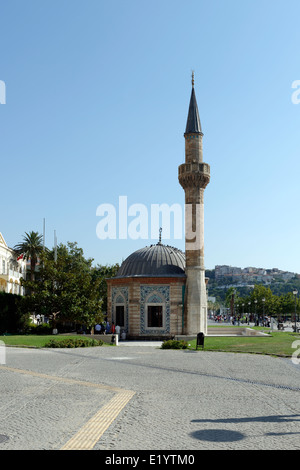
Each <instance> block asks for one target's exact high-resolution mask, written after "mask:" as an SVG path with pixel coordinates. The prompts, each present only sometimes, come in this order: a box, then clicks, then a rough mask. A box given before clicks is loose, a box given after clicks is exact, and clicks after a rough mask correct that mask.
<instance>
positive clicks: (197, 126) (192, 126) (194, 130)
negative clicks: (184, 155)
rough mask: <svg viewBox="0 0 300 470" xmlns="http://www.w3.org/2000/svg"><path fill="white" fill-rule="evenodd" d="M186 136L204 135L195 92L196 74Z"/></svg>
mask: <svg viewBox="0 0 300 470" xmlns="http://www.w3.org/2000/svg"><path fill="white" fill-rule="evenodd" d="M185 133H186V134H202V129H201V122H200V117H199V111H198V105H197V100H196V94H195V90H194V72H192V94H191V99H190V107H189V113H188V118H187V123H186V129H185Z"/></svg>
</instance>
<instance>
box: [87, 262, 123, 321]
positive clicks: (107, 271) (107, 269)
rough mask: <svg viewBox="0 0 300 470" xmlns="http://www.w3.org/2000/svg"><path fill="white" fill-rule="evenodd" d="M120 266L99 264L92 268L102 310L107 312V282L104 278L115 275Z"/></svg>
mask: <svg viewBox="0 0 300 470" xmlns="http://www.w3.org/2000/svg"><path fill="white" fill-rule="evenodd" d="M119 268H120V266H119V264H118V263H117V264H113V265H106V266H101V265H99V264H98V265H97V266H96V267H95V268H94V269H93V279H95V280H96V279H98V280H99V289H100V296H101V299H102V301H103V305H102V307H103V312H107V283H106V279H107V278H111V277H114V276H116V274H117V272H118V270H119Z"/></svg>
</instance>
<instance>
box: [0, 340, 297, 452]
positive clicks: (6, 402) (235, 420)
mask: <svg viewBox="0 0 300 470" xmlns="http://www.w3.org/2000/svg"><path fill="white" fill-rule="evenodd" d="M0 391H1V405H0V411H1V413H0V450H1V449H3V450H14V449H16V450H19V449H28V450H29V449H36V450H38V449H47V450H58V449H63V448H64V447H65V446H68V445H69V446H73V447H71V448H77V447H76V446H78V445H80V443H82V442H83V441H85V442H86V443H87V444H86V445H87V446H88V448H91V449H95V450H107V451H111V450H113V451H117V450H120V451H121V450H142V449H145V450H161V449H164V450H172V451H174V450H175V451H176V450H204V449H205V450H207V449H210V450H244V449H251V450H254V449H256V450H260V449H269V450H272V449H274V450H275V449H276V450H285V449H286V450H291V449H294V450H299V449H300V440H299V437H300V365H295V364H293V363H292V361H291V360H289V359H279V358H273V357H268V356H262V355H250V354H231V353H218V352H209V351H201V350H198V351H182V350H181V351H174V350H161V349H159V348H158V347H155V346H150V345H147V346H137V345H135V346H131V347H125V345H123V346H122V345H120V346H118V347H99V348H83V349H48V350H47V349H44V350H37V349H23V348H6V363H5V364H4V365H0ZM119 398H120V399H119ZM124 399H125V401H124ZM108 405H110V406H108ZM65 448H66V447H65Z"/></svg>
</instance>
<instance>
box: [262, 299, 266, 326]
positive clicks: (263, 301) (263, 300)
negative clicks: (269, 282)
mask: <svg viewBox="0 0 300 470" xmlns="http://www.w3.org/2000/svg"><path fill="white" fill-rule="evenodd" d="M261 300H262V303H263V317H262V322H261V326H264V318H265V300H266V299H265V298H263V299H261Z"/></svg>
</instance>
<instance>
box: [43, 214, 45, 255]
mask: <svg viewBox="0 0 300 470" xmlns="http://www.w3.org/2000/svg"><path fill="white" fill-rule="evenodd" d="M43 250H44V251H45V218H44V221H43Z"/></svg>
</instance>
